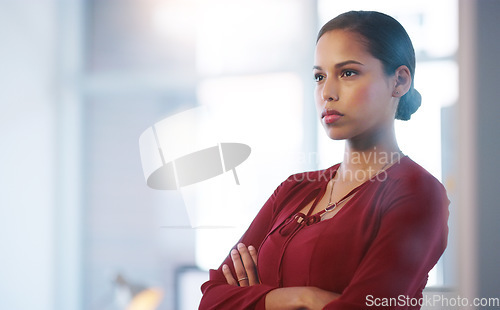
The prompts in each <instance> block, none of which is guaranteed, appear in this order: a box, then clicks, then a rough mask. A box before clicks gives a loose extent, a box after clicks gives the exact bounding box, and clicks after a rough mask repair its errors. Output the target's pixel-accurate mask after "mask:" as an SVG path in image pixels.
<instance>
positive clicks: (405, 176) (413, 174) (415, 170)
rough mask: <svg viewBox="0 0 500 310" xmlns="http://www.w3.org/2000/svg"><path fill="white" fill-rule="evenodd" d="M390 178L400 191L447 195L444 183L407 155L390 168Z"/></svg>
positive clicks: (391, 182)
mask: <svg viewBox="0 0 500 310" xmlns="http://www.w3.org/2000/svg"><path fill="white" fill-rule="evenodd" d="M390 169H391V170H390V171H388V179H389V180H390V184H391V187H392V188H393V190H395V191H399V192H400V193H418V194H421V193H425V194H426V195H433V194H436V195H439V196H441V195H446V189H445V188H444V186H443V184H442V183H441V182H440V181H439V180H438V179H437V178H436V177H435V176H434V175H432V174H431V173H430V172H429V171H427V170H426V169H425V168H424V167H422V166H421V165H419V164H418V163H416V162H415V161H413V160H412V159H411V158H410V157H408V156H405V157H402V158H401V159H400V161H399V162H398V163H397V164H396V165H394V166H392V167H391V168H390Z"/></svg>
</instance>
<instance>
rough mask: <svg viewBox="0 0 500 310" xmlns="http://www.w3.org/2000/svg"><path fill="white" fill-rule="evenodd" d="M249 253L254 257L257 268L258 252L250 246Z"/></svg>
mask: <svg viewBox="0 0 500 310" xmlns="http://www.w3.org/2000/svg"><path fill="white" fill-rule="evenodd" d="M248 252H250V256H251V257H252V260H253V263H254V265H255V266H256V267H257V250H256V249H255V248H254V247H253V245H249V246H248Z"/></svg>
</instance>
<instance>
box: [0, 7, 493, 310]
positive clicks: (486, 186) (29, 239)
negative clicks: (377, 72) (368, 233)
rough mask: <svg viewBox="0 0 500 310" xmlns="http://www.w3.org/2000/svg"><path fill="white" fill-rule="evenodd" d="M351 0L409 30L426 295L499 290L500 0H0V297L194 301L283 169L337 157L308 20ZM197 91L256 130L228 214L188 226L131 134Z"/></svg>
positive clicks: (20, 300)
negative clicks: (325, 123) (428, 203)
mask: <svg viewBox="0 0 500 310" xmlns="http://www.w3.org/2000/svg"><path fill="white" fill-rule="evenodd" d="M351 9H365V10H372V9H373V10H379V11H382V12H386V13H388V14H390V15H392V16H394V17H396V18H397V19H398V20H399V21H400V22H401V23H402V24H403V25H404V26H405V28H406V29H407V31H408V32H409V34H410V37H411V38H412V40H413V42H414V45H415V50H416V54H417V61H418V64H417V73H416V78H415V83H416V88H417V89H418V90H419V91H420V92H421V93H422V96H423V105H422V107H421V109H420V110H419V111H418V112H417V113H416V114H415V115H414V116H413V117H412V120H410V121H409V122H399V121H398V124H397V126H398V127H397V128H398V137H399V139H400V145H401V148H402V150H403V151H404V152H405V153H406V154H408V155H409V156H410V157H412V158H413V159H414V160H415V161H417V162H419V163H421V164H422V165H423V166H424V167H425V168H427V169H428V170H429V171H430V172H431V173H432V174H434V175H435V176H436V177H437V178H438V179H440V180H441V181H442V182H443V184H445V186H446V187H447V189H448V193H449V197H450V200H451V205H450V211H451V216H450V237H449V247H448V249H447V251H446V253H445V255H444V256H443V258H442V259H441V261H440V262H439V263H438V265H437V266H436V268H434V270H433V271H432V272H431V274H430V278H429V284H428V288H427V289H426V293H427V294H441V293H443V294H447V296H457V295H460V296H467V297H471V298H473V297H479V298H483V297H485V298H488V297H500V295H499V292H500V284H499V282H498V279H499V278H500V269H499V268H498V265H497V262H498V261H499V260H500V250H499V247H498V240H499V239H498V236H499V235H500V228H499V227H500V226H499V225H498V223H500V208H499V207H500V204H499V203H498V202H497V199H496V196H497V195H496V194H497V192H498V186H497V178H496V177H497V176H498V175H500V171H499V170H500V169H499V167H500V165H499V164H498V163H497V162H496V160H497V159H498V155H499V145H500V143H499V141H498V140H499V138H498V132H499V131H500V128H499V125H498V124H499V123H498V121H497V119H498V117H499V116H500V111H499V109H500V105H499V104H498V102H497V101H498V98H499V95H498V83H499V76H500V67H499V62H498V61H497V59H496V57H498V55H500V43H499V41H498V37H500V27H499V24H498V16H500V1H497V0H440V1H400V0H399V1H398V0H394V1H389V0H386V1H366V0H365V1H362V0H356V1H336V0H317V1H311V0H257V1H251V2H248V1H240V0H236V1H235V0H232V1H230V0H210V1H203V0H87V1H85V0H0V83H1V84H0V85H1V91H0V107H1V109H0V309H16V310H17V309H39V310H49V309H55V310H62V309H64V310H73V309H74V310H83V309H96V310H97V309H127V307H129V306H130V305H131V303H132V304H133V303H134V301H135V302H137V300H138V298H139V297H142V298H143V301H144V300H145V302H146V303H150V304H151V305H152V307H151V308H152V309H154V308H156V309H179V310H181V309H182V310H184V309H196V304H197V302H198V300H199V298H200V295H201V294H200V289H199V286H200V284H201V283H202V282H203V281H205V280H206V279H207V269H208V268H216V267H218V264H219V263H220V262H221V260H222V259H223V258H224V257H225V255H226V253H227V252H228V251H229V249H230V247H231V246H232V244H234V242H236V241H237V239H238V237H239V236H240V235H241V233H242V232H243V231H244V230H245V228H246V226H247V225H248V224H249V222H250V221H251V219H252V218H253V216H254V215H255V214H256V212H257V211H258V210H259V208H260V207H261V206H262V204H263V203H264V202H265V200H266V199H267V198H268V197H269V195H270V194H271V193H272V191H273V190H274V189H275V188H276V186H277V185H278V184H279V183H280V182H281V181H282V180H284V179H285V178H286V177H287V176H288V175H290V174H292V173H296V172H300V171H304V170H312V169H320V168H326V167H328V166H330V165H333V164H335V163H336V162H338V161H339V160H340V159H341V155H342V154H341V152H342V143H341V142H332V141H328V139H326V137H325V135H324V133H323V130H322V129H321V128H320V126H319V124H318V121H317V117H316V114H315V113H316V112H315V108H314V101H313V89H314V82H313V78H312V73H311V68H312V62H313V51H314V44H315V36H316V33H317V31H318V29H319V28H320V26H321V25H322V24H323V23H325V22H326V21H327V20H328V19H330V18H332V17H334V16H336V15H337V14H339V13H342V12H344V11H347V10H351ZM200 105H203V106H207V107H210V108H211V110H212V111H214V113H215V114H217V115H218V117H219V119H222V120H224V122H223V123H219V124H217V125H218V126H221V127H222V128H221V130H222V131H223V133H224V134H223V135H224V139H229V140H225V141H221V142H240V143H245V144H247V145H249V146H250V147H251V148H252V153H251V155H250V157H249V158H248V160H246V161H245V162H243V163H242V164H241V165H240V166H239V167H238V176H239V182H240V185H239V186H235V187H234V188H231V189H230V190H228V191H231V192H232V191H235V192H238V195H239V196H238V197H241V199H240V200H241V201H242V203H241V205H240V206H238V207H237V208H238V209H237V210H236V212H233V213H231V212H228V213H227V214H226V213H224V214H220V217H217V221H220V222H218V224H220V223H222V224H226V225H219V226H227V227H223V228H216V227H215V226H214V227H202V228H194V227H192V225H191V223H190V219H189V216H188V214H187V211H186V208H185V204H184V200H185V199H186V197H184V196H183V195H182V193H181V192H180V191H158V190H153V189H150V188H148V187H147V185H146V182H145V179H144V175H143V172H142V168H141V159H140V155H139V144H138V140H139V136H140V135H141V133H142V132H143V131H144V130H145V129H146V128H148V127H150V126H152V125H153V124H154V123H156V122H158V121H160V120H162V119H164V118H166V117H168V116H170V115H174V114H175V113H179V112H182V111H184V110H187V109H190V108H193V107H197V106H200ZM214 126H215V125H214ZM228 174H229V173H226V174H225V176H221V177H227V175H228ZM228 195H229V194H228ZM210 199H213V197H202V199H201V200H203V203H201V204H200V205H201V208H205V209H204V210H205V211H204V212H206V210H210V204H211V203H213V202H212V200H210ZM207 201H208V203H206V202H207ZM235 208H236V207H235ZM138 293H139V294H138ZM134 297H136V299H135V300H134ZM156 304H158V305H157V306H156ZM129 309H132V308H129Z"/></svg>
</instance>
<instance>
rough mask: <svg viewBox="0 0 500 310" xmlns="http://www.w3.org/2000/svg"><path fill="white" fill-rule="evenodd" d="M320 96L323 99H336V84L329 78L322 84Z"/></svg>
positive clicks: (337, 96)
mask: <svg viewBox="0 0 500 310" xmlns="http://www.w3.org/2000/svg"><path fill="white" fill-rule="evenodd" d="M322 96H323V100H324V101H338V100H339V95H338V90H337V86H336V85H335V83H334V82H333V81H331V80H326V81H325V83H324V84H323V91H322Z"/></svg>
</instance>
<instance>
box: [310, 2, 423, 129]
mask: <svg viewBox="0 0 500 310" xmlns="http://www.w3.org/2000/svg"><path fill="white" fill-rule="evenodd" d="M336 29H340V30H347V31H352V32H355V33H358V34H359V35H361V36H362V37H363V38H364V39H365V41H366V42H365V44H366V46H367V49H368V52H370V54H372V56H373V57H375V58H377V59H379V60H380V61H381V62H382V64H383V66H384V70H385V73H386V74H387V75H392V74H394V72H395V71H396V69H397V68H398V67H399V66H401V65H405V66H407V67H408V69H409V70H410V74H411V86H410V89H409V90H408V92H407V93H406V94H405V95H404V96H402V97H401V99H400V100H399V105H398V108H397V111H396V118H397V119H400V120H405V121H406V120H409V119H410V117H411V115H412V114H413V113H415V111H417V109H418V108H419V107H420V104H421V101H422V97H421V96H420V93H419V92H418V91H417V90H416V89H415V88H414V86H413V77H414V76H415V51H414V49H413V45H412V43H411V40H410V37H409V36H408V34H407V33H406V31H405V29H404V28H403V26H401V24H400V23H399V22H398V21H397V20H395V19H394V18H392V17H390V16H389V15H386V14H383V13H380V12H375V11H350V12H346V13H343V14H340V15H339V16H337V17H335V18H334V19H332V20H330V21H329V22H327V23H326V24H325V25H324V26H323V27H322V28H321V30H320V31H319V33H318V38H317V39H316V42H318V41H319V39H320V38H321V36H322V35H323V34H325V33H326V32H328V31H331V30H336Z"/></svg>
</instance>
